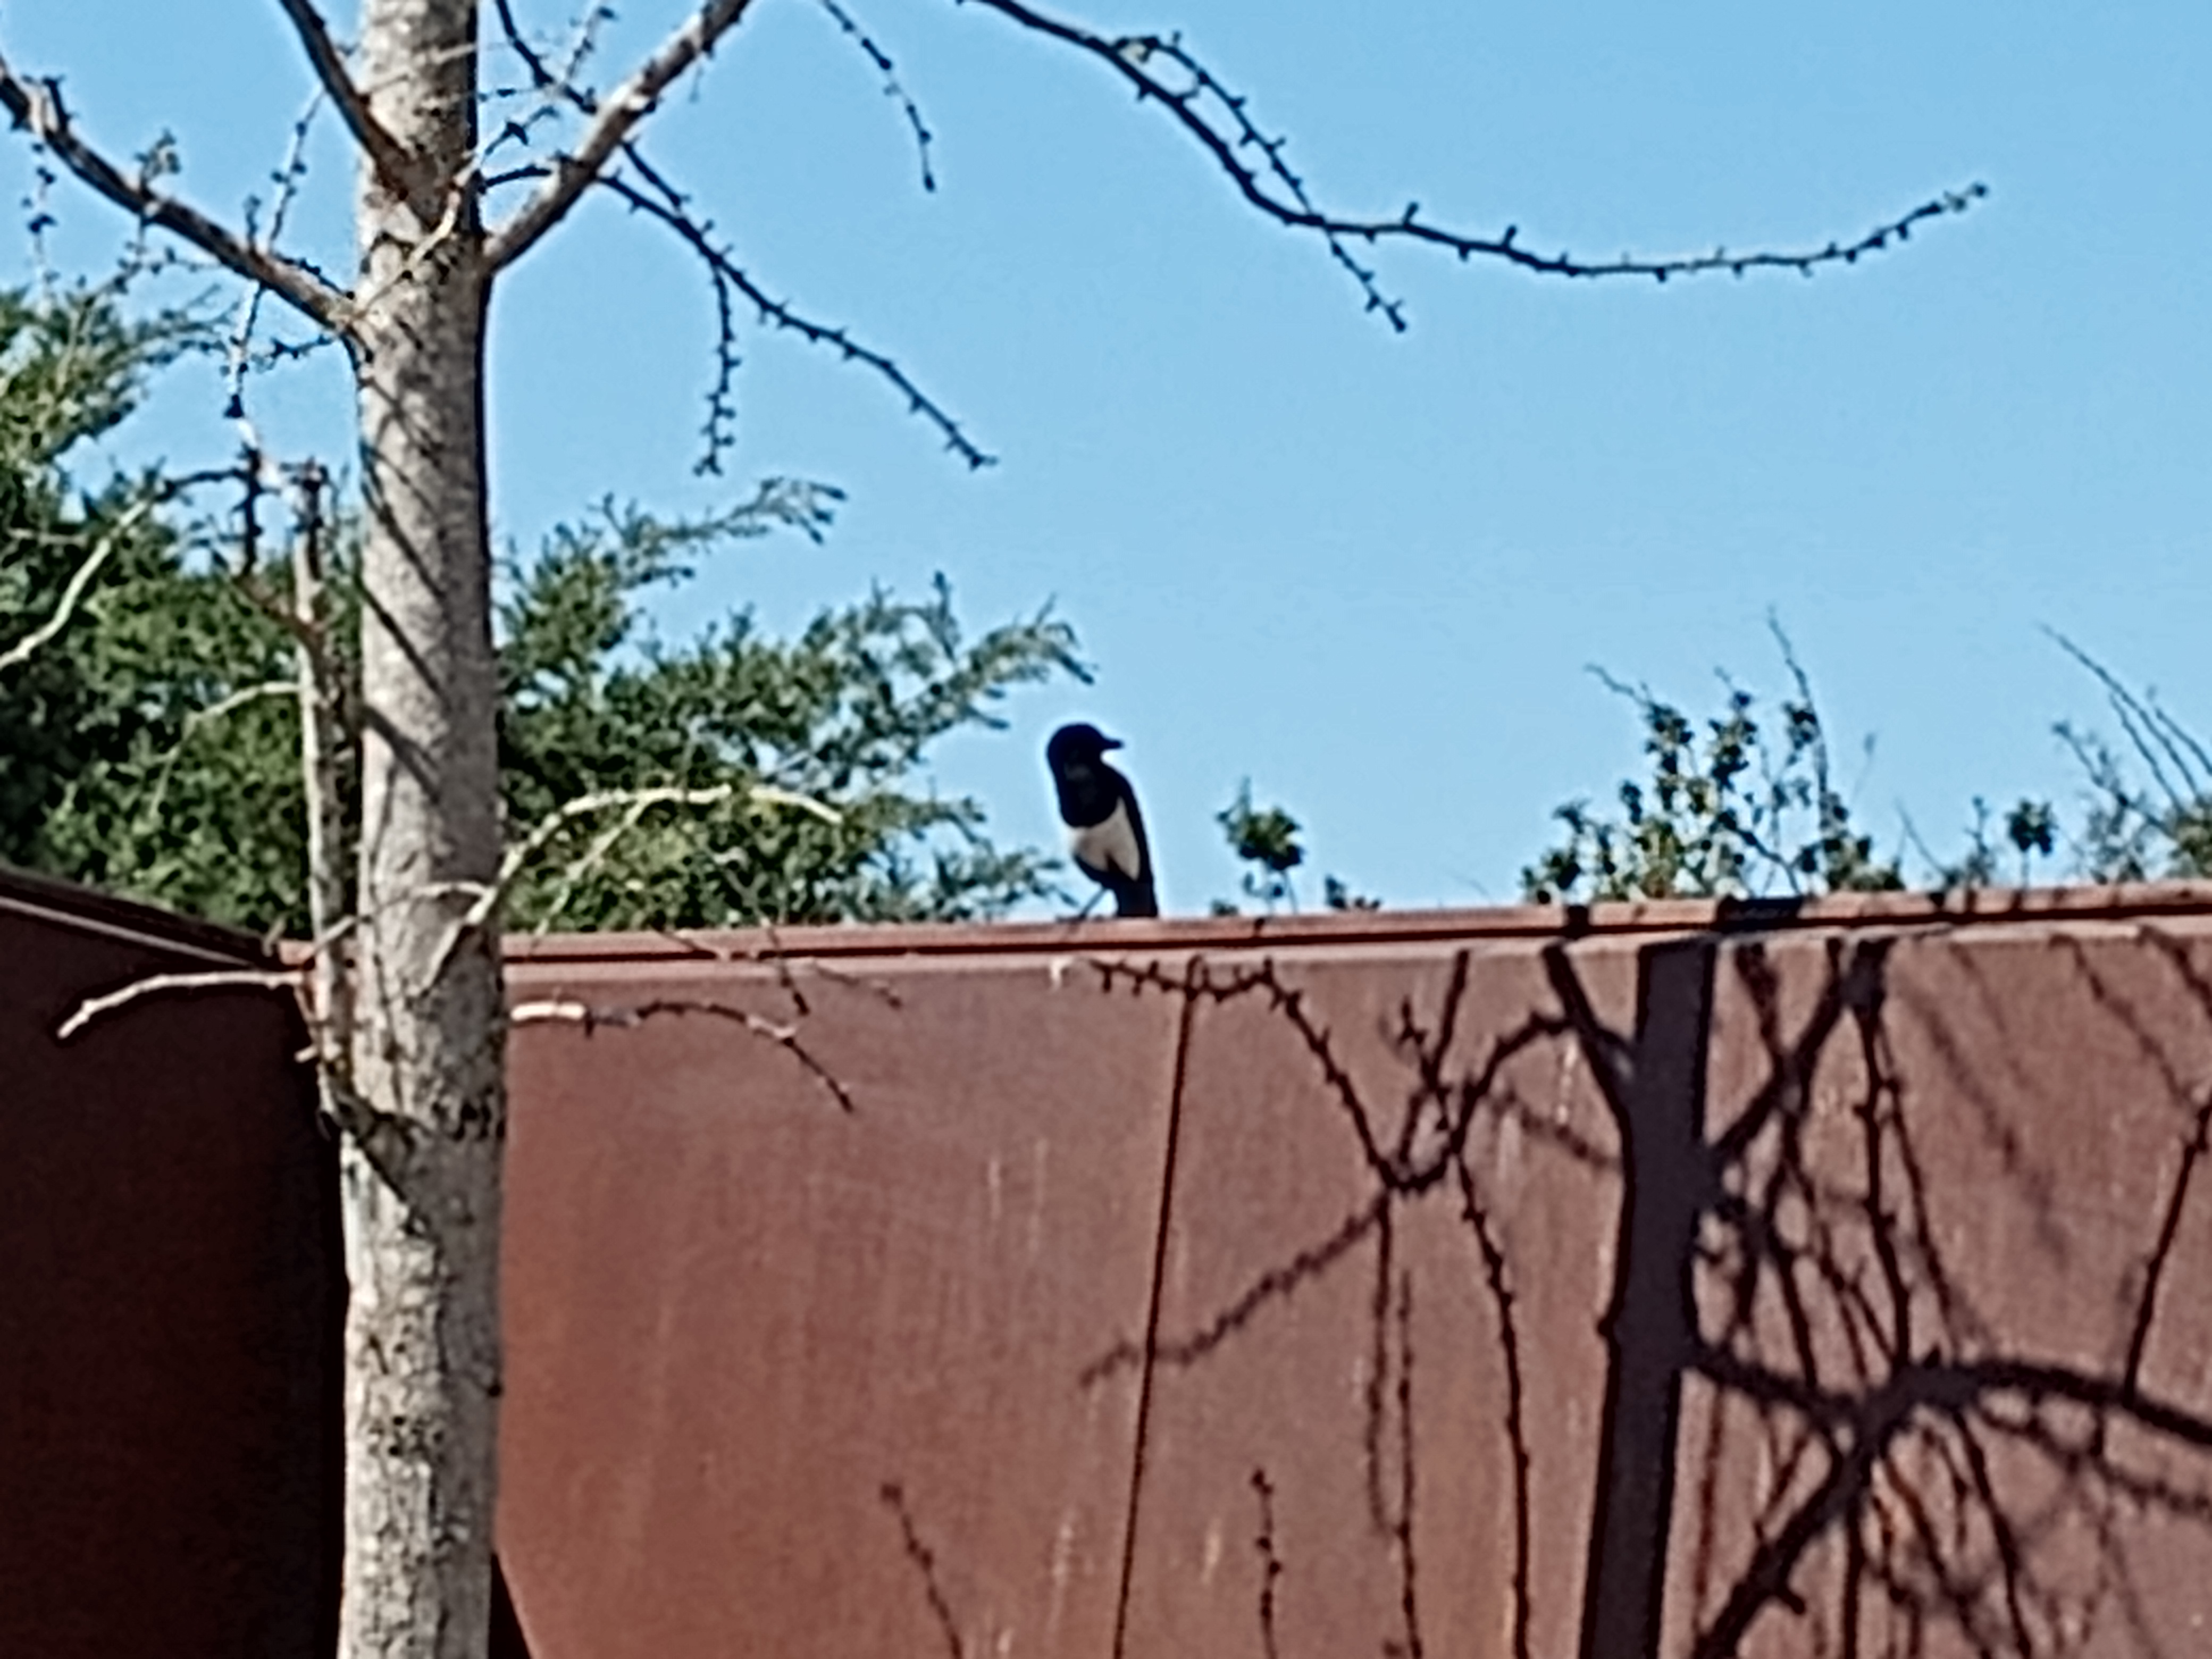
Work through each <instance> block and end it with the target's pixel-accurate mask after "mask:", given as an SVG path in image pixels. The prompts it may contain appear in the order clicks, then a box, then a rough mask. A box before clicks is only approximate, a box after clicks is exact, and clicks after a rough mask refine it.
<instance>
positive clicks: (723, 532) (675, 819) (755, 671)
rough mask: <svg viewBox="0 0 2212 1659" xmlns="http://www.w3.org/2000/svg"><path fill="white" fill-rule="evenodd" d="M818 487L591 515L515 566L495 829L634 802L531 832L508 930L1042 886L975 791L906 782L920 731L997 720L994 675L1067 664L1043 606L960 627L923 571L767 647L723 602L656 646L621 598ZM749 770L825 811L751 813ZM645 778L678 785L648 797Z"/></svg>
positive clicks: (951, 910)
mask: <svg viewBox="0 0 2212 1659" xmlns="http://www.w3.org/2000/svg"><path fill="white" fill-rule="evenodd" d="M819 499H820V498H819V492H818V491H815V490H810V489H805V488H804V487H796V486H782V487H773V486H772V487H771V488H770V489H768V490H765V491H763V496H762V498H761V500H760V501H757V502H755V503H751V504H749V505H748V507H746V508H744V509H741V511H740V513H739V514H737V515H729V516H725V517H724V518H721V519H718V520H712V521H708V522H703V523H677V524H671V523H667V522H665V521H662V520H656V519H653V518H652V517H650V516H647V515H645V514H641V513H634V512H633V513H622V512H615V511H612V510H609V511H605V512H603V513H602V514H601V515H600V517H599V520H597V521H596V522H595V523H593V524H592V525H590V526H586V527H585V528H583V529H580V530H562V531H560V532H556V533H555V535H554V537H553V538H552V539H551V541H550V544H549V545H548V547H547V549H546V550H545V552H544V555H543V556H542V557H541V558H540V559H539V560H538V562H537V564H536V565H535V566H533V567H532V568H529V569H527V570H520V571H517V572H516V573H515V580H514V581H513V586H512V589H511V592H510V594H509V596H508V598H507V601H506V603H505V604H504V605H502V607H501V611H502V615H503V620H504V623H505V626H504V629H503V634H504V640H503V643H502V645H501V652H500V673H501V725H500V758H501V777H502V780H503V787H504V793H505V796H506V802H507V817H508V822H509V823H510V824H511V825H513V827H514V829H515V831H516V832H517V833H520V832H522V831H525V830H527V829H529V828H530V826H532V824H544V823H547V822H548V820H549V817H550V815H552V814H554V813H556V812H558V811H561V810H562V808H563V806H564V805H568V804H571V803H574V802H577V801H580V800H586V799H591V798H593V797H605V796H617V795H629V796H630V797H632V798H633V799H629V801H627V802H623V803H620V804H618V805H614V806H611V807H610V809H608V810H607V811H602V812H595V813H591V814H586V815H579V816H576V817H572V818H569V819H568V820H566V821H564V822H562V823H560V824H559V825H558V826H557V828H556V829H554V830H553V832H552V833H550V834H549V835H547V836H545V838H544V840H543V841H542V842H539V844H538V846H537V848H535V849H534V852H533V856H532V860H531V863H530V865H529V866H527V867H526V870H525V871H524V872H523V875H522V879H521V880H520V883H519V884H518V885H517V886H516V888H515V889H514V890H513V893H512V895H511V896H510V900H509V905H510V913H511V914H512V915H513V916H514V917H515V919H516V920H517V921H518V922H520V923H523V924H536V923H557V924H558V925H561V926H563V927H706V926H726V925H732V924H735V923H739V922H750V921H845V920H862V921H909V920H916V919H921V918H936V919H956V918H965V917H976V916H988V915H1000V914H1003V913H1004V912H1005V911H1006V910H1007V909H1008V908H1011V907H1012V905H1014V904H1015V903H1017V902H1019V901H1020V900H1022V899H1024V898H1029V897H1041V896H1045V895H1047V894H1048V893H1049V892H1051V891H1052V890H1053V889H1052V887H1051V884H1050V882H1049V880H1048V875H1047V872H1048V867H1049V866H1048V862H1047V860H1045V859H1044V858H1043V857H1042V855H1040V854H1037V853H1035V852H1033V851H1030V850H1029V849H1026V848H1017V849H1006V848H999V847H997V846H994V844H993V843H992V842H990V841H989V839H988V838H987V836H985V835H984V833H983V817H984V815H983V809H982V806H981V804H980V803H979V802H977V801H975V800H974V799H969V798H964V797H963V798H957V799H946V798H944V797H941V796H939V795H937V794H935V793H921V792H917V791H916V790H915V789H914V788H913V787H911V785H910V784H909V782H908V779H909V777H910V775H911V774H912V773H913V772H914V770H915V769H916V768H917V767H918V766H919V765H920V764H921V762H922V760H923V758H924V755H925V751H926V750H927V747H928V745H929V744H931V743H933V741H935V740H936V739H937V738H939V737H942V736H943V735H945V733H946V732H951V731H954V730H956V729H958V728H960V727H963V726H973V725H984V726H995V725H999V724H1000V723H1001V722H1000V720H999V719H998V717H997V716H996V715H995V714H994V713H993V712H992V711H993V708H994V705H995V704H996V703H997V702H1000V700H1001V699H1002V698H1003V697H1004V696H1005V695H1006V691H1007V690H1008V689H1009V688H1010V687H1012V686H1014V685H1018V684H1029V683H1034V682H1036V681H1038V680H1042V679H1043V678H1046V677H1048V676H1049V675H1051V674H1053V673H1055V672H1066V673H1070V674H1073V675H1074V676H1076V677H1077V678H1085V679H1087V678H1089V676H1088V671H1087V670H1086V669H1085V666H1084V665H1083V663H1082V662H1081V661H1080V660H1079V659H1078V657H1077V656H1076V654H1075V648H1076V642H1075V635H1074V633H1073V630H1072V629H1069V628H1068V626H1067V625H1066V623H1063V622H1060V621H1059V620H1057V619H1055V618H1054V617H1052V616H1051V615H1050V614H1049V613H1048V612H1040V613H1039V614H1038V615H1037V616H1036V617H1032V618H1030V619H1028V620H1026V621H1022V622H1015V623H1006V624H1004V625H1002V626H1000V627H998V628H994V629H990V630H989V631H988V632H987V633H985V634H983V635H981V637H979V638H977V639H975V640H974V641H968V640H966V639H965V638H964V637H963V634H962V630H961V628H960V625H959V623H958V622H957V619H956V618H955V617H954V614H953V611H952V594H951V588H950V586H948V585H947V584H946V583H945V580H944V579H943V578H942V577H939V579H938V583H937V586H936V589H935V591H934V592H933V594H932V595H931V597H930V598H928V599H925V600H921V601H919V602H914V601H905V600H900V599H894V598H893V597H892V596H890V594H888V593H885V592H881V591H878V592H872V593H871V594H870V595H869V596H868V597H867V598H866V599H863V600H861V601H860V602H859V603H857V604H854V605H846V606H843V607H841V608H838V609H836V610H829V611H823V612H822V613H821V614H820V615H818V616H817V617H815V618H814V620H813V621H812V622H811V623H810V624H808V626H807V627H806V628H805V629H804V630H803V631H801V632H800V633H799V635H798V636H797V637H796V638H794V639H791V640H788V641H777V640H773V639H768V638H765V637H763V636H762V635H761V634H760V633H759V631H758V630H757V628H756V627H755V625H754V623H753V619H752V617H750V615H749V614H747V613H744V612H739V613H738V615H736V616H734V617H730V618H729V619H728V620H727V621H726V622H725V623H723V624H722V625H721V626H720V627H719V628H716V629H709V630H708V631H707V632H706V633H705V634H703V635H701V636H700V637H699V638H697V639H696V640H695V641H690V642H689V643H687V644H684V645H680V646H677V647H663V646H661V645H660V644H659V643H658V642H657V641H652V640H650V639H645V640H642V641H641V640H640V639H639V638H638V635H639V630H640V617H639V611H638V606H637V602H636V596H637V595H638V593H639V592H641V590H643V589H645V588H647V587H649V586H653V585H655V584H659V583H666V582H671V581H678V580H682V579H683V578H684V576H685V575H686V574H689V572H688V570H687V569H686V568H685V567H684V565H683V563H682V562H681V558H682V556H683V555H684V553H685V552H686V551H688V550H695V549H698V548H701V547H703V546H705V545H707V544H711V543H712V542H714V541H716V540H719V539H721V538H725V537H726V536H729V535H732V534H751V533H755V532H757V529H758V528H759V527H761V526H762V520H763V518H768V519H776V518H781V519H783V520H786V521H799V522H801V523H802V524H803V525H807V526H811V521H812V520H813V519H814V517H815V516H816V515H817V514H818V513H819V512H820V510H821V508H820V506H819ZM634 646H635V649H632V647H634ZM761 785H765V786H768V787H769V788H771V789H774V790H775V791H778V792H781V793H784V794H786V795H788V796H790V797H794V798H797V799H800V800H802V801H805V802H811V803H816V804H818V805H821V806H825V807H828V808H829V809H831V811H830V812H829V813H826V814H825V813H823V812H820V811H811V810H806V809H805V807H801V808H799V810H790V809H789V808H788V807H787V806H777V805H771V806H770V807H769V808H768V809H766V810H763V808H762V807H761V806H760V805H757V804H756V803H755V798H754V796H753V795H752V794H751V793H750V791H751V790H752V789H753V788H754V787H756V786H761ZM653 789H674V790H679V791H684V792H686V793H687V794H688V796H689V799H686V800H673V799H671V800H666V801H658V802H649V801H647V800H646V799H643V798H642V794H641V792H645V791H649V790H653ZM613 831H619V832H620V833H611V832H613Z"/></svg>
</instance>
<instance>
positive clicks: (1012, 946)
mask: <svg viewBox="0 0 2212 1659" xmlns="http://www.w3.org/2000/svg"><path fill="white" fill-rule="evenodd" d="M2160 917H2173V918H2177V919H2183V918H2193V919H2196V920H2198V921H2212V882H2202V881H2199V882H2142V883H2131V884H2123V885H2116V886H2101V887H2039V888H1975V889H1971V890H1955V891H1951V892H1941V893H1837V894H1830V895H1827V896H1823V897H1820V898H1807V899H1650V900H1644V901H1640V902H1625V903H1607V904H1588V905H1582V904H1571V905H1562V904H1526V905H1500V906H1495V907H1491V908H1480V909H1449V910H1442V909H1440V910H1352V911H1318V912H1304V913H1300V914H1296V915H1267V916H1192V917H1178V918H1168V919H1162V920H1158V921H1149V920H1148V921H1114V920H1104V921H1089V920H1083V921H1077V920H1070V921H999V922H908V923H902V924H873V923H870V924H854V923H842V924H833V925H829V926H810V927H754V928H742V929H728V930H718V929H702V930H699V931H696V932H684V933H674V932H669V933H540V934H514V935H510V936H509V938H508V939H507V960H508V961H509V962H510V963H513V964H514V965H516V966H527V965H535V964H544V965H548V966H550V965H554V964H558V963H616V962H638V963H671V964H673V963H684V962H707V961H728V962H758V961H774V960H795V959H799V958H810V959H811V958H823V957H975V956H994V955H1023V956H1029V955H1036V954H1039V953H1055V952H1064V951H1071V950H1084V951H1102V950H1103V951H1117V952H1120V951H1131V952H1182V951H1219V950H1237V949H1250V948H1254V947H1261V946H1265V947H1269V948H1273V947H1279V946H1286V945H1311V946H1318V947H1322V948H1342V947H1347V946H1363V945H1419V944H1422V943H1425V942H1437V943H1442V942H1445V941H1449V940H1454V939H1468V940H1477V939H1497V940H1501V941H1503V940H1511V939H1528V940H1559V941H1562V942H1564V941H1570V940H1577V939H1632V938H1636V937H1639V936H1644V935H1650V934H1666V933H1678V934H1679V933H1787V932H1797V931H1811V930H1815V929H1828V930H1833V929H1838V928H1841V929H1857V928H1895V927H2000V926H2004V925H2007V924H2020V923H2041V924H2049V923H2053V922H2082V923H2127V922H2131V921H2149V920H2155V919H2157V918H2160Z"/></svg>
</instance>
